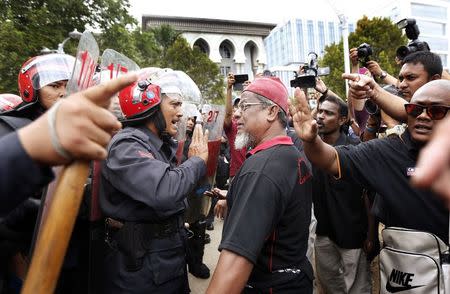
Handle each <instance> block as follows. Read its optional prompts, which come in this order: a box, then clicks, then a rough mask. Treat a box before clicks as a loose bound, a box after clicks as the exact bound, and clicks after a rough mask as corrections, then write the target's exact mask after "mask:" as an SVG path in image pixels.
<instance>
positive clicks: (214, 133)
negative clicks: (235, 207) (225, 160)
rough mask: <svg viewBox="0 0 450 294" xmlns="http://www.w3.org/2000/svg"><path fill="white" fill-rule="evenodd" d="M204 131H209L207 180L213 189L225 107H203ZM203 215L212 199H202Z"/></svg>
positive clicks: (209, 186) (205, 213) (210, 105)
mask: <svg viewBox="0 0 450 294" xmlns="http://www.w3.org/2000/svg"><path fill="white" fill-rule="evenodd" d="M202 110H207V111H202V116H203V129H204V130H208V131H209V135H208V162H207V163H206V179H205V182H207V183H208V188H209V189H212V187H214V184H215V178H216V171H217V163H218V160H219V153H220V145H221V138H222V131H223V121H224V119H225V106H224V105H214V104H208V107H205V105H204V106H203V107H202ZM202 202H203V203H202V207H203V214H204V215H207V214H208V212H209V209H210V208H211V198H210V197H206V196H205V197H203V198H202Z"/></svg>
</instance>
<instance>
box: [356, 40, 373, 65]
mask: <svg viewBox="0 0 450 294" xmlns="http://www.w3.org/2000/svg"><path fill="white" fill-rule="evenodd" d="M357 50H358V60H359V62H360V63H361V65H362V66H363V67H367V62H368V61H370V56H371V55H372V54H373V51H372V47H370V45H369V44H367V43H362V44H361V45H359V46H358V49H357Z"/></svg>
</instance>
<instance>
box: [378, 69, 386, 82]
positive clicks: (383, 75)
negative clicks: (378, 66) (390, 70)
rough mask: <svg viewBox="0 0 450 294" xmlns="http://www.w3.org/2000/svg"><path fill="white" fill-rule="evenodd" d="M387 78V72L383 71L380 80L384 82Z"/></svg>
mask: <svg viewBox="0 0 450 294" xmlns="http://www.w3.org/2000/svg"><path fill="white" fill-rule="evenodd" d="M386 77H387V72H385V71H384V70H383V71H381V75H380V77H379V78H380V80H384V79H385V78H386Z"/></svg>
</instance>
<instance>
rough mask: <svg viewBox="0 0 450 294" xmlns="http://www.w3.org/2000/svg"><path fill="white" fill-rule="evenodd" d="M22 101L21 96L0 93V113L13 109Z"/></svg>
mask: <svg viewBox="0 0 450 294" xmlns="http://www.w3.org/2000/svg"><path fill="white" fill-rule="evenodd" d="M20 103H22V98H20V96H17V95H14V94H0V113H4V112H8V111H11V110H14V109H15V108H16V107H17V106H19V105H20Z"/></svg>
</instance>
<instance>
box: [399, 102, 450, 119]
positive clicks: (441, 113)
mask: <svg viewBox="0 0 450 294" xmlns="http://www.w3.org/2000/svg"><path fill="white" fill-rule="evenodd" d="M449 108H450V106H445V105H430V106H423V105H419V104H414V103H407V104H405V110H406V113H407V114H408V115H410V116H412V117H418V116H419V115H421V114H422V112H423V110H424V109H426V112H427V114H428V116H429V117H430V118H431V119H432V120H439V119H443V118H444V117H445V115H446V114H447V111H448V110H449Z"/></svg>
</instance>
